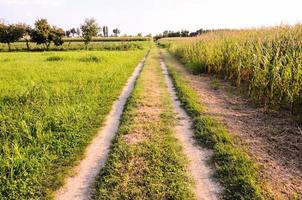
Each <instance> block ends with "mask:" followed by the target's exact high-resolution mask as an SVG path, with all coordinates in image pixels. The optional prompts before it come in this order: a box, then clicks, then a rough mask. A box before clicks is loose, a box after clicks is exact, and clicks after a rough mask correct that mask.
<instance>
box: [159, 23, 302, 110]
mask: <svg viewBox="0 0 302 200" xmlns="http://www.w3.org/2000/svg"><path fill="white" fill-rule="evenodd" d="M160 44H161V45H163V46H166V47H168V48H169V51H170V52H171V53H172V54H174V55H175V56H177V57H178V58H179V59H181V61H182V62H183V63H185V64H186V66H187V67H188V68H189V69H190V70H192V71H193V72H194V73H197V74H198V73H208V74H212V75H215V76H217V77H220V78H223V79H227V80H230V81H231V82H232V83H233V84H234V85H236V86H237V87H238V88H242V91H247V94H248V95H249V96H250V97H251V98H252V99H253V100H254V101H255V102H257V103H258V104H260V105H263V106H264V107H268V108H272V109H277V110H278V109H280V108H286V109H289V110H290V111H291V112H292V113H294V114H300V113H301V112H302V110H301V107H302V106H301V105H302V25H296V26H280V27H272V28H263V29H248V30H230V31H216V32H210V33H206V34H202V35H201V36H198V37H194V38H183V39H179V38H174V39H173V38H172V39H161V40H160Z"/></svg>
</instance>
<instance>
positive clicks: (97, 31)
mask: <svg viewBox="0 0 302 200" xmlns="http://www.w3.org/2000/svg"><path fill="white" fill-rule="evenodd" d="M108 30H109V29H108V26H104V27H100V26H99V25H98V23H97V21H96V20H95V19H94V18H89V19H86V20H85V21H84V23H83V24H81V25H80V27H79V28H71V29H70V30H66V31H64V30H63V29H62V28H58V27H57V26H54V25H50V24H49V23H48V21H47V19H38V20H36V22H35V23H34V27H31V26H29V25H27V24H25V23H17V24H5V23H4V22H0V43H6V44H7V46H8V49H9V51H10V50H11V44H12V43H14V42H18V41H20V40H21V39H23V40H24V41H25V42H26V47H27V50H30V45H29V42H34V43H36V44H39V45H42V46H43V48H44V50H48V49H49V46H50V45H51V44H52V43H53V44H54V45H56V46H60V45H62V44H63V43H64V40H63V37H64V36H66V37H71V36H72V37H74V36H75V35H77V36H78V37H83V39H84V42H85V46H86V48H88V44H89V43H90V42H91V40H92V38H93V37H109V33H108V32H109V31H108ZM120 32H121V31H120V30H119V29H118V28H115V29H113V33H114V36H116V37H117V36H118V35H119V34H120Z"/></svg>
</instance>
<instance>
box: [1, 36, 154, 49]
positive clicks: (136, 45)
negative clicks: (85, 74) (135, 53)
mask: <svg viewBox="0 0 302 200" xmlns="http://www.w3.org/2000/svg"><path fill="white" fill-rule="evenodd" d="M149 43H150V42H148V41H133V42H129V41H123V40H115V41H114V40H113V41H105V42H104V41H93V42H91V43H90V44H89V45H88V50H106V51H119V50H121V51H126V50H136V49H138V50H139V49H144V48H145V47H146V46H148V44H149ZM83 49H85V44H84V42H83V41H81V40H77V39H74V40H71V41H65V42H64V43H63V44H62V45H61V46H55V45H54V44H51V45H50V47H49V50H52V51H75V50H83ZM43 50H44V49H43V46H42V45H37V44H36V43H33V42H29V49H28V48H27V46H26V42H21V41H19V42H15V43H13V44H11V51H43ZM1 51H2V52H7V51H8V47H7V45H5V44H1V43H0V52H1Z"/></svg>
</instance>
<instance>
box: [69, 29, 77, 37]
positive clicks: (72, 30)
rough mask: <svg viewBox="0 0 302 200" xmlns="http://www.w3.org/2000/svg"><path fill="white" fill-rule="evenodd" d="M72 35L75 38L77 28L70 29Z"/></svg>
mask: <svg viewBox="0 0 302 200" xmlns="http://www.w3.org/2000/svg"><path fill="white" fill-rule="evenodd" d="M70 33H71V34H72V37H74V34H76V33H77V31H76V29H75V28H72V29H70Z"/></svg>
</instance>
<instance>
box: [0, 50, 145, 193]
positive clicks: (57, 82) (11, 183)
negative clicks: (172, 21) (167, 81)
mask: <svg viewBox="0 0 302 200" xmlns="http://www.w3.org/2000/svg"><path fill="white" fill-rule="evenodd" d="M144 54H145V51H127V52H99V51H95V52H92V51H90V52H84V51H82V52H44V53H24V52H18V53H1V54H0V199H49V198H51V197H50V195H51V192H52V191H53V190H55V189H56V188H57V187H58V186H60V185H61V184H62V182H63V178H64V176H66V174H67V172H68V169H70V168H71V166H72V165H74V164H75V163H76V161H78V160H79V159H80V158H81V155H82V154H83V151H84V149H85V147H86V146H87V144H88V143H89V141H90V140H91V138H92V137H93V136H94V135H95V133H96V132H97V128H99V126H100V125H101V122H102V121H103V120H104V118H105V116H106V115H107V113H109V111H110V110H111V105H112V103H113V101H114V100H115V99H116V98H117V97H118V96H119V94H120V92H121V90H122V88H123V87H124V85H125V83H126V81H127V79H128V77H129V76H130V75H131V74H132V73H133V70H134V68H135V67H136V65H137V64H138V62H139V61H140V60H141V59H142V57H143V56H144Z"/></svg>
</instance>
